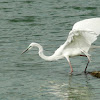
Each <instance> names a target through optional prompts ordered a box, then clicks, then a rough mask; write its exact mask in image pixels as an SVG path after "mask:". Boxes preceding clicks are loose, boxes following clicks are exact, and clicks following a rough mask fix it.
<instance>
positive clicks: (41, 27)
mask: <svg viewBox="0 0 100 100" xmlns="http://www.w3.org/2000/svg"><path fill="white" fill-rule="evenodd" d="M99 16H100V1H99V0H94V1H90V0H83V1H82V0H0V64H1V65H0V100H99V99H100V79H99V78H95V77H93V76H91V75H84V73H83V70H84V68H85V65H86V63H87V59H86V58H83V57H75V58H71V61H72V66H73V69H74V73H73V75H72V76H71V75H69V71H70V68H69V65H68V63H67V61H66V59H63V60H59V61H56V62H47V61H44V60H42V59H40V57H39V56H38V54H37V49H34V52H33V50H31V51H29V52H27V53H26V54H24V55H21V52H22V51H23V50H24V49H25V48H26V47H27V46H28V45H29V44H30V43H31V42H38V43H40V44H41V45H43V47H44V49H45V54H46V55H51V54H52V53H53V52H54V51H55V50H56V49H57V48H58V47H59V46H60V45H61V44H63V43H64V42H65V40H66V38H67V36H68V32H69V31H70V30H71V28H72V26H73V24H74V23H75V22H77V21H79V20H82V19H86V18H92V17H99ZM99 42H100V37H99V38H98V41H96V42H95V44H97V45H99ZM91 54H92V62H91V63H90V64H89V67H88V71H94V70H97V71H99V70H100V60H99V59H100V50H98V49H97V50H95V51H93V52H91Z"/></svg>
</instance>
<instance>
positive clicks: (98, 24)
mask: <svg viewBox="0 0 100 100" xmlns="http://www.w3.org/2000/svg"><path fill="white" fill-rule="evenodd" d="M99 34H100V18H91V19H85V20H82V21H79V22H76V23H75V24H74V26H73V28H72V30H71V31H70V32H69V35H68V38H67V40H66V41H65V43H64V44H63V45H61V46H60V47H59V48H58V49H57V50H56V51H55V52H54V54H53V55H52V56H45V55H44V53H43V47H42V46H41V45H40V44H38V43H34V42H33V43H31V44H30V45H29V46H28V48H27V49H26V50H24V51H23V52H22V54H23V53H25V52H26V51H27V50H29V49H31V48H32V47H38V48H39V56H40V57H41V58H43V59H44V60H48V61H55V60H59V59H62V58H66V59H67V61H68V63H69V66H70V69H71V71H70V73H71V74H72V72H73V68H72V66H71V62H70V60H69V57H73V56H85V57H87V58H88V63H87V65H86V68H85V71H84V72H85V73H86V69H87V66H88V64H89V62H90V55H89V54H88V51H89V49H90V48H91V44H92V43H93V42H94V41H95V40H96V39H97V36H98V35H99Z"/></svg>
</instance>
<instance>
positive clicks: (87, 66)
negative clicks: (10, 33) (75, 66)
mask: <svg viewBox="0 0 100 100" xmlns="http://www.w3.org/2000/svg"><path fill="white" fill-rule="evenodd" d="M89 62H90V61H89V60H88V63H87V65H86V67H85V70H84V73H86V69H87V67H88V64H89Z"/></svg>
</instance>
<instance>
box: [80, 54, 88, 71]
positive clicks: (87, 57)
mask: <svg viewBox="0 0 100 100" xmlns="http://www.w3.org/2000/svg"><path fill="white" fill-rule="evenodd" d="M80 56H83V57H87V58H88V62H87V65H86V67H85V70H84V73H86V70H87V67H88V64H89V62H90V57H89V56H86V55H80Z"/></svg>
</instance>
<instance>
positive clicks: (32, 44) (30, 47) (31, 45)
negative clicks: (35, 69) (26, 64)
mask: <svg viewBox="0 0 100 100" xmlns="http://www.w3.org/2000/svg"><path fill="white" fill-rule="evenodd" d="M34 45H35V43H31V44H30V45H29V46H28V47H27V49H25V50H24V51H23V52H22V54H23V53H25V52H26V51H28V50H30V49H32V47H33V46H34Z"/></svg>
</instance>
